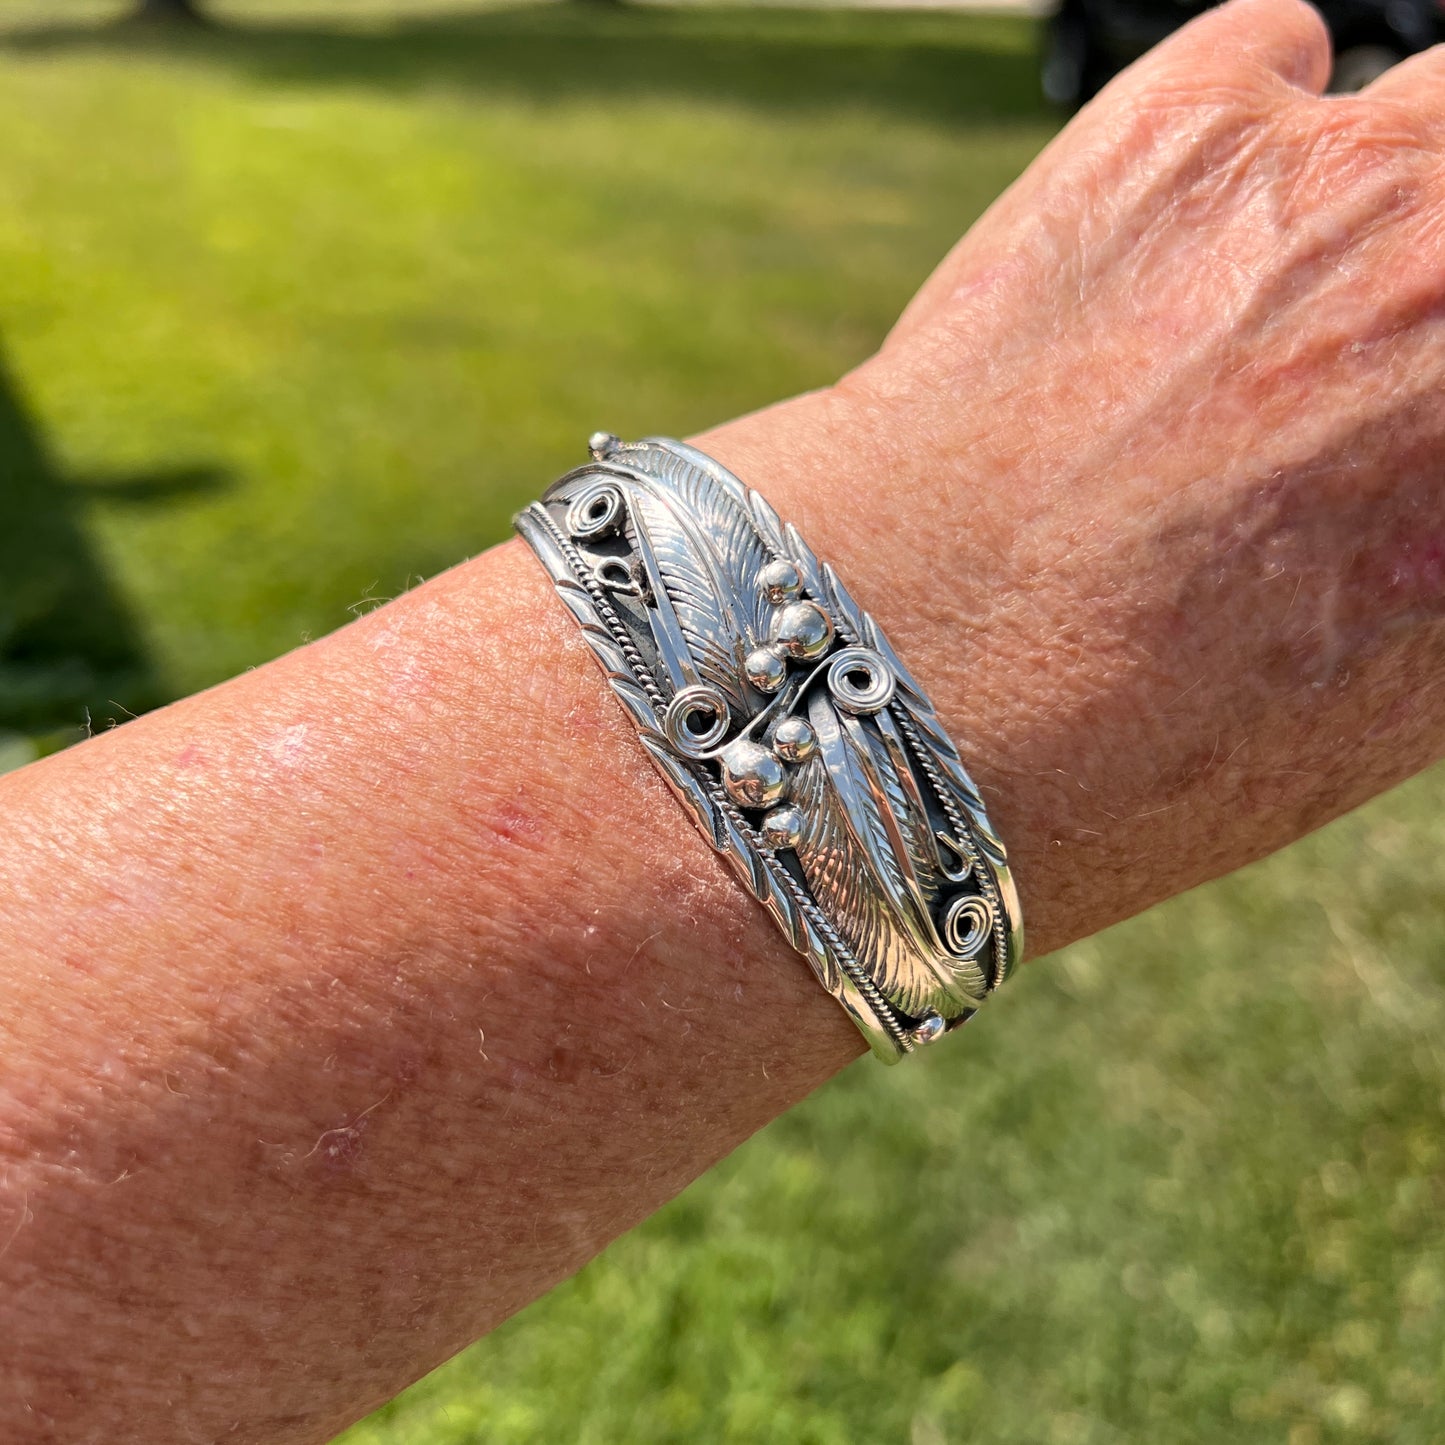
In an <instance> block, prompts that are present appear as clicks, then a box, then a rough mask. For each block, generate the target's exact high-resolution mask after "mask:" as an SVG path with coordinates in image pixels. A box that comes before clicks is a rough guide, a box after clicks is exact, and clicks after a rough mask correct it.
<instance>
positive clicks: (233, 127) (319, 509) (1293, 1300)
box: [0, 0, 1445, 1445]
mask: <svg viewBox="0 0 1445 1445" xmlns="http://www.w3.org/2000/svg"><path fill="white" fill-rule="evenodd" d="M115 8H116V7H114V6H107V5H103V4H87V3H85V0H78V3H77V4H75V5H73V6H66V5H63V4H59V3H51V4H48V5H45V6H40V5H36V4H30V3H24V0H0V23H8V24H9V25H10V26H11V29H10V31H9V36H8V39H6V38H3V37H0V134H3V135H4V137H5V139H4V144H3V145H0V346H3V371H0V766H4V765H5V764H6V763H7V762H10V763H13V762H15V761H19V760H20V759H22V758H23V757H25V756H27V755H28V754H29V752H30V751H31V750H32V749H33V747H34V746H35V744H34V743H33V742H32V739H35V738H37V737H38V738H40V739H41V743H40V745H41V746H46V745H51V744H52V743H53V742H54V741H58V740H61V739H63V738H65V737H67V736H69V735H71V733H72V732H73V730H74V729H75V728H76V727H77V725H79V724H81V723H82V722H83V719H84V717H85V715H86V711H87V710H89V713H90V715H91V716H92V718H93V719H94V720H95V722H96V724H97V725H103V724H104V722H105V720H106V719H107V718H108V717H123V716H124V715H125V713H126V712H127V711H138V710H140V709H141V708H143V707H145V706H147V705H150V704H152V703H154V702H156V701H159V700H162V699H164V698H165V697H168V696H173V695H175V694H178V693H181V692H185V691H189V690H192V689H194V688H198V687H202V686H205V685H207V684H209V683H212V682H214V681H217V680H219V679H220V678H223V677H225V676H227V675H229V674H231V673H233V672H235V671H237V670H239V669H241V668H244V667H247V666H250V665H253V664H255V663H257V662H259V661H262V660H264V659H265V658H267V657H270V656H273V655H275V654H276V653H278V652H281V651H283V650H285V649H286V648H289V647H292V646H294V645H296V644H297V643H299V642H301V641H303V640H304V639H306V638H307V637H311V636H316V635H318V634H320V633H322V632H324V631H327V630H329V629H330V628H332V627H335V626H336V625H338V624H339V623H341V622H344V621H345V620H346V619H347V617H348V615H349V609H350V608H353V607H356V606H366V605H370V602H371V600H372V599H375V598H377V597H383V596H387V595H390V594H392V593H394V592H396V591H398V590H400V589H402V588H404V587H406V586H407V585H408V584H409V583H410V582H412V581H414V580H415V578H417V577H418V576H422V575H428V574H430V573H433V572H435V571H437V570H438V569H440V568H442V567H444V566H446V565H448V564H449V563H451V562H453V561H455V560H457V559H458V558H460V557H461V556H463V555H465V554H466V553H468V552H471V551H474V550H477V549H479V548H480V547H482V546H484V545H486V544H487V543H489V542H491V541H493V540H495V539H497V538H498V537H500V536H501V535H503V533H504V531H505V528H506V521H507V518H508V516H509V515H510V513H511V511H512V510H513V509H514V508H515V507H516V506H517V505H518V504H519V503H520V502H521V501H522V500H524V499H525V498H527V497H529V496H530V495H532V494H533V493H534V492H535V491H536V490H537V489H538V488H539V486H540V485H542V484H543V483H544V482H545V481H546V480H547V479H549V478H550V477H551V476H552V475H553V474H555V473H556V472H557V471H558V470H560V469H561V468H563V467H564V466H566V465H568V464H570V463H571V462H573V461H574V460H576V459H577V458H578V456H579V454H580V451H581V442H582V438H583V437H584V436H585V434H586V433H587V432H588V431H590V430H591V429H593V428H594V427H596V426H599V425H606V426H608V427H611V428H613V429H615V430H619V431H622V432H638V431H643V430H650V431H671V432H674V433H686V432H688V431H689V430H692V429H695V428H698V427H700V426H703V425H706V424H707V423H709V422H712V421H715V420H718V419H720V418H722V417H725V416H727V415H730V414H733V413H735V412H737V411H739V410H742V409H744V408H747V407H751V406H755V405H758V404H760V403H763V402H766V401H768V400H771V399H773V398H775V397H777V396H780V395H783V394H786V393H788V392H791V391H795V390H798V389H801V388H804V387H807V386H811V385H816V384H818V383H821V382H826V381H828V380H830V379H832V378H833V377H834V376H836V375H837V374H838V373H839V372H840V371H842V370H844V369H845V368H846V367H848V366H849V365H851V364H852V363H853V362H855V361H857V360H858V359H860V358H861V357H862V356H864V355H865V354H866V353H867V352H868V350H869V349H870V348H871V347H872V346H874V345H875V344H876V343H877V341H878V339H879V338H880V337H881V335H882V334H883V332H884V330H885V329H886V327H887V325H888V324H889V322H890V320H891V319H892V317H893V316H894V315H895V313H896V312H897V310H898V308H899V307H900V306H901V304H902V303H903V302H904V301H905V300H906V298H907V296H908V295H909V293H910V292H911V290H912V289H913V287H914V286H915V285H916V284H917V283H918V281H919V280H921V279H922V277H923V276H924V275H925V274H926V272H927V270H928V269H929V267H930V266H931V265H932V264H933V263H934V261H935V260H936V259H937V258H938V256H939V255H941V253H942V252H943V250H944V249H945V248H946V247H947V246H948V244H949V243H950V242H951V241H952V240H953V239H954V237H955V236H956V235H957V234H958V232H959V231H960V230H962V229H963V228H964V227H965V226H966V225H967V224H968V223H969V222H970V221H971V220H972V219H973V218H974V217H975V216H976V215H977V214H978V212H979V211H980V210H981V209H982V208H983V207H984V206H985V205H986V204H987V202H988V201H989V200H990V199H991V198H992V197H993V196H994V195H995V194H996V193H997V192H998V191H999V190H1000V189H1001V188H1002V187H1003V186H1004V185H1005V184H1006V183H1007V182H1008V181H1009V180H1010V179H1011V178H1012V177H1013V176H1014V175H1015V174H1016V173H1017V172H1018V171H1019V170H1020V169H1021V168H1022V167H1023V166H1024V165H1025V164H1026V162H1027V161H1028V159H1029V158H1030V157H1031V156H1032V155H1033V153H1034V152H1035V151H1036V150H1037V149H1038V147H1039V146H1040V145H1041V144H1042V142H1043V141H1044V140H1045V139H1046V138H1047V136H1048V134H1049V133H1050V131H1051V129H1052V122H1051V121H1050V119H1049V118H1048V117H1047V116H1046V115H1045V114H1044V113H1043V112H1042V111H1041V110H1040V109H1039V107H1038V104H1037V101H1036V99H1035V92H1034V80H1033V58H1032V49H1031V48H1032V44H1033V34H1032V30H1031V27H1030V26H1029V25H1028V24H1027V23H1025V22H1021V21H1014V20H1003V19H985V18H979V17H955V16H947V15H901V14H875V15H863V14H843V13H826V12H819V13H804V12H785V11H780V12H771V11H770V12H767V13H759V12H741V11H740V12H730V11H726V10H717V9H689V10H667V9H661V8H649V9H646V10H631V9H622V10H618V11H616V12H615V13H614V12H610V11H607V10H605V9H601V8H594V9H588V8H582V7H577V8H564V7H555V8H523V9H511V10H500V9H497V10H490V11H484V12H473V13H471V14H456V13H454V14H451V15H449V16H442V15H440V13H439V9H438V13H436V14H430V15H428V14H423V13H421V12H420V7H417V6H410V7H403V6H400V5H397V6H395V7H394V8H393V10H392V11H391V12H389V13H390V14H391V15H392V17H393V18H392V19H391V20H390V21H388V19H387V15H388V12H387V11H386V8H385V7H384V6H383V5H381V4H379V3H375V0H367V3H366V4H364V5H356V6H348V5H344V4H341V3H339V0H338V3H333V4H331V5H329V6H328V5H326V4H325V3H323V0H314V3H311V4H309V5H307V6H305V7H303V6H302V5H301V4H299V3H296V4H286V3H281V0H266V3H257V4H253V5H245V4H234V3H233V4H228V5H225V6H221V5H217V6H216V7H215V8H216V10H217V12H218V13H223V14H224V15H225V17H226V19H227V20H228V21H229V22H230V26H231V28H229V29H228V30H225V31H223V32H221V33H217V34H211V35H200V36H178V37H167V36H164V35H159V34H137V33H134V32H126V31H118V30H111V29H106V28H104V27H98V26H97V24H96V23H95V21H96V18H97V17H99V18H100V19H104V18H105V17H106V16H107V15H108V14H111V13H113V12H114V10H115ZM456 8H457V7H452V9H453V10H454V11H455V10H456ZM398 14H401V15H405V16H407V17H409V18H406V19H404V20H396V19H395V18H394V17H395V16H396V15H398ZM22 22H23V23H22ZM343 22H344V23H343ZM37 25H41V26H43V28H39V29H37V28H35V26H37ZM27 27H28V28H27ZM1439 792H1440V780H1439V779H1438V778H1426V779H1424V780H1422V781H1420V782H1419V783H1417V784H1415V785H1413V786H1412V787H1410V788H1408V789H1405V790H1403V791H1401V792H1400V793H1398V794H1396V795H1395V796H1394V797H1392V798H1390V799H1387V800H1385V801H1383V802H1382V803H1380V804H1377V805H1376V806H1374V807H1372V808H1370V809H1368V810H1366V811H1364V812H1362V813H1360V814H1358V815H1356V816H1355V817H1353V818H1351V819H1349V820H1346V821H1345V822H1344V823H1342V824H1340V825H1338V826H1336V827H1335V828H1333V829H1331V830H1329V831H1328V832H1327V833H1325V834H1324V835H1321V836H1320V837H1318V838H1316V839H1314V840H1311V841H1310V842H1308V843H1306V844H1305V845H1304V846H1302V847H1299V848H1296V849H1294V850H1292V851H1291V852H1289V853H1288V854H1285V855H1282V856H1281V857H1279V858H1277V859H1275V860H1273V861H1272V862H1270V863H1269V864H1267V865H1264V866H1262V867H1259V868H1256V869H1253V870H1251V871H1250V872H1249V873H1247V874H1245V875H1243V876H1241V877H1238V878H1236V879H1234V880H1231V881H1229V882H1227V883H1224V884H1221V885H1219V886H1216V887H1214V888H1211V889H1208V890H1205V891H1202V892H1200V893H1197V894H1195V895H1193V896H1192V897H1189V898H1187V899H1184V900H1181V901H1179V902H1177V903H1175V904H1173V905H1171V906H1169V907H1167V908H1164V909H1160V910H1158V911H1156V912H1155V913H1153V914H1151V915H1149V916H1147V917H1145V918H1143V919H1140V920H1137V921H1136V922H1135V923H1133V924H1131V925H1129V926H1127V927H1125V928H1122V929H1119V930H1116V931H1115V932H1113V933H1112V934H1110V935H1109V936H1107V937H1105V938H1102V939H1099V940H1095V941H1093V942H1091V943H1088V944H1086V945H1083V946H1081V947H1078V948H1075V949H1073V950H1071V951H1070V952H1069V953H1068V954H1067V955H1065V956H1063V957H1061V958H1058V959H1055V960H1053V961H1051V962H1049V963H1047V964H1044V965H1041V966H1037V967H1030V968H1028V969H1026V970H1025V971H1024V973H1023V975H1022V976H1021V977H1020V978H1019V979H1018V980H1017V982H1016V983H1014V984H1012V985H1011V986H1010V988H1009V989H1008V990H1007V991H1006V992H1005V994H1003V995H1001V996H1000V998H999V999H998V1000H997V1001H996V1002H995V1003H993V1004H991V1005H990V1007H989V1009H988V1011H987V1013H986V1014H985V1015H984V1016H983V1017H982V1018H980V1019H979V1021H978V1022H977V1023H976V1024H975V1025H973V1026H971V1027H970V1028H969V1030H967V1031H966V1033H965V1036H964V1037H962V1038H960V1039H959V1040H957V1041H956V1042H955V1043H954V1044H953V1045H952V1046H951V1047H950V1048H948V1049H946V1050H940V1051H938V1052H937V1053H936V1054H933V1055H931V1056H928V1057H925V1058H922V1059H920V1060H917V1061H916V1062H915V1063H913V1064H911V1065H910V1066H908V1067H907V1068H903V1069H898V1070H893V1071H887V1070H882V1069H878V1068H870V1067H867V1066H861V1067H859V1068H856V1069H854V1070H852V1071H850V1072H849V1073H848V1074H846V1075H845V1076H844V1077H843V1078H842V1079H840V1080H839V1081H837V1082H836V1083H835V1084H834V1085H832V1086H830V1087H829V1088H827V1089H825V1090H823V1091H822V1092H821V1093H819V1094H818V1095H817V1096H816V1097H815V1098H814V1099H812V1100H811V1101H810V1102H809V1103H808V1104H807V1105H806V1106H804V1107H803V1108H801V1109H799V1110H797V1111H796V1112H795V1113H794V1114H792V1115H791V1116H790V1117H788V1118H787V1119H785V1120H783V1121H780V1122H779V1123H778V1124H777V1125H775V1126H774V1127H773V1128H771V1129H769V1130H767V1131H766V1132H765V1133H763V1134H762V1135H760V1136H759V1137H758V1138H757V1139H756V1140H754V1141H753V1142H752V1143H751V1144H749V1145H748V1146H747V1147H746V1148H744V1149H742V1150H740V1151H739V1152H738V1153H737V1154H736V1155H734V1156H733V1158H731V1159H730V1160H728V1161H727V1163H725V1164H724V1165H723V1166H722V1167H720V1168H719V1169H717V1170H715V1171H713V1173H712V1174H711V1175H709V1176H708V1177H707V1178H706V1179H705V1180H703V1181H702V1182H701V1183H700V1184H698V1185H697V1186H696V1187H695V1188H693V1189H692V1190H690V1191H689V1192H688V1193H687V1194H686V1195H685V1196H684V1197H683V1198H681V1199H680V1200H678V1201H677V1202H676V1203H675V1204H674V1205H672V1206H671V1207H670V1208H668V1209H667V1210H665V1211H663V1213H662V1214H660V1215H659V1216H658V1217H657V1218H655V1219H654V1220H653V1221H651V1222H650V1223H649V1224H648V1225H646V1226H645V1227H644V1228H642V1229H640V1230H638V1231H636V1232H635V1233H634V1234H633V1235H631V1236H630V1237H628V1238H627V1239H625V1240H623V1241H621V1242H620V1243H619V1244H618V1245H616V1246H615V1247H614V1248H612V1249H611V1250H609V1251H608V1253H607V1254H606V1255H605V1256H604V1257H603V1258H602V1259H600V1260H599V1261H597V1262H596V1263H595V1264H594V1265H592V1266H591V1267H590V1268H589V1269H587V1270H586V1271H584V1272H583V1274H582V1275H581V1276H579V1277H578V1278H577V1279H576V1280H574V1281H572V1282H571V1283H569V1284H567V1285H565V1286H563V1287H562V1288H561V1289H559V1290H557V1291H555V1292H554V1293H553V1294H552V1295H551V1296H550V1297H549V1298H548V1299H546V1300H545V1301H543V1302H542V1303H540V1304H539V1305H538V1306H536V1307H535V1308H533V1309H532V1310H530V1311H528V1312H527V1313H526V1314H525V1315H523V1316H522V1317H520V1318H519V1319H517V1320H515V1321H514V1322H512V1323H511V1324H510V1325H508V1326H506V1327H505V1328H503V1329H502V1330H500V1331H499V1332H497V1333H496V1334H495V1335H494V1336H492V1337H491V1338H490V1339H489V1340H487V1341H485V1342H483V1343H482V1344H481V1345H479V1346H478V1347H477V1348H475V1349H474V1350H471V1351H469V1352H467V1353H466V1354H465V1355H463V1356H461V1357H460V1358H459V1359H457V1360H456V1361H454V1362H453V1363H452V1364H451V1365H449V1366H447V1367H445V1368H444V1369H443V1370H441V1371H438V1372H437V1373H436V1374H435V1375H434V1376H433V1377H431V1378H430V1379H429V1380H427V1381H425V1382H423V1383H422V1384H421V1385H419V1386H417V1387H416V1388H415V1389H414V1390H412V1391H410V1392H408V1393H407V1394H406V1395H404V1396H402V1397H401V1398H400V1399H399V1400H398V1401H396V1402H395V1403H394V1404H393V1405H391V1406H389V1407H388V1408H387V1409H385V1410H383V1411H381V1412H380V1413H379V1414H378V1415H376V1416H374V1417H373V1418H372V1419H371V1420H370V1421H368V1422H366V1423H364V1424H363V1425H360V1426H358V1427H357V1428H356V1430H355V1431H353V1432H351V1433H350V1434H349V1435H348V1436H347V1437H346V1440H347V1445H473V1442H477V1445H481V1442H487V1445H510V1442H518V1445H522V1442H527V1445H530V1442H539V1445H555V1442H572V1441H578V1442H614V1441H615V1442H627V1445H649V1442H671V1441H681V1442H692V1441H697V1442H723V1441H728V1442H747V1445H752V1442H774V1441H776V1442H784V1445H809V1442H817V1445H823V1442H830V1445H831V1442H861V1445H877V1442H891V1441H900V1442H906V1445H939V1442H965V1441H967V1442H971V1445H987V1442H998V1445H1003V1442H1008V1445H1018V1442H1028V1445H1096V1442H1098V1445H1105V1442H1124V1441H1138V1440H1147V1441H1150V1442H1164V1445H1170V1442H1176V1441H1177V1442H1199V1441H1204V1442H1231V1445H1233V1442H1256V1441H1258V1442H1286V1445H1327V1442H1336V1441H1376V1440H1378V1441H1391V1442H1400V1445H1427V1442H1435V1441H1438V1440H1440V1439H1441V1438H1445V1398H1442V1391H1441V1388H1440V1385H1439V1383H1438V1381H1439V1379H1440V1376H1441V1373H1442V1369H1445V1314H1442V1307H1445V1246H1442V1242H1441V1229H1440V1222H1441V1217H1442V1210H1445V1129H1442V1121H1441V1113H1442V1106H1445V990H1442V986H1441V981H1440V979H1439V976H1438V972H1439V971H1438V967H1437V963H1436V960H1437V957H1438V955H1439V954H1440V952H1441V947H1442V942H1445V909H1442V893H1445V877H1442V874H1441V870H1440V868H1439V865H1438V863H1437V862H1436V859H1437V858H1438V856H1439V855H1440V853H1441V851H1442V848H1445V823H1442V822H1441V820H1440V818H1439V816H1438V814H1439V811H1440V810H1439V809H1438V807H1437V806H1436V799H1437V797H1438V795H1439ZM458 1207H459V1208H465V1207H466V1202H465V1201H464V1200H459V1201H458Z"/></svg>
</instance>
